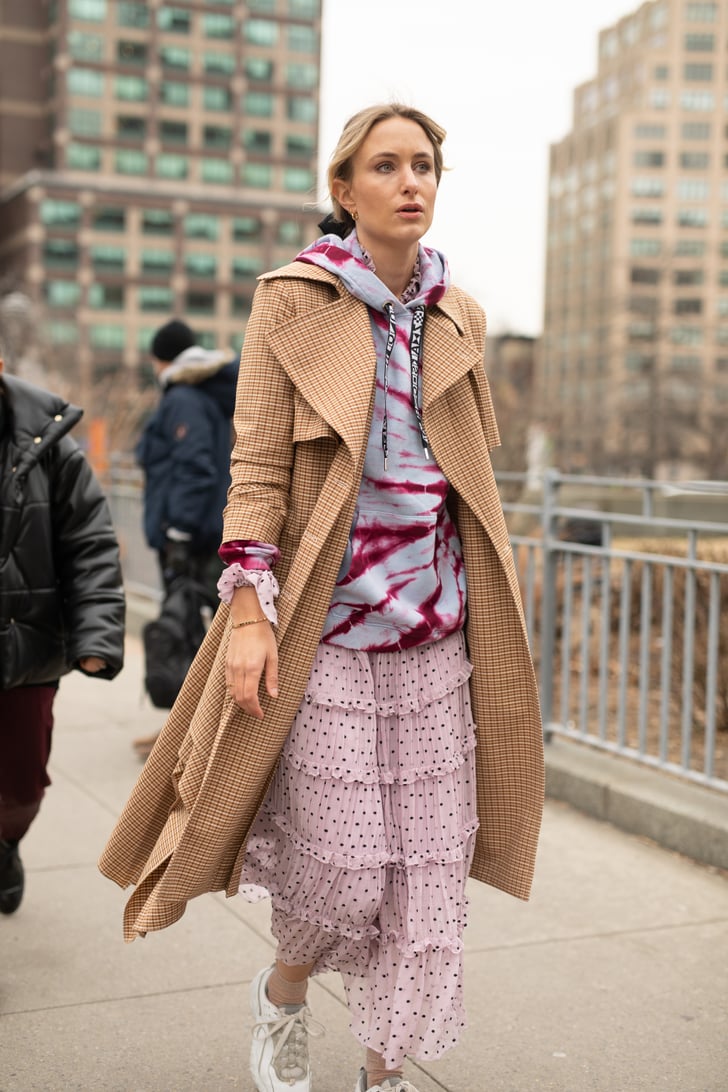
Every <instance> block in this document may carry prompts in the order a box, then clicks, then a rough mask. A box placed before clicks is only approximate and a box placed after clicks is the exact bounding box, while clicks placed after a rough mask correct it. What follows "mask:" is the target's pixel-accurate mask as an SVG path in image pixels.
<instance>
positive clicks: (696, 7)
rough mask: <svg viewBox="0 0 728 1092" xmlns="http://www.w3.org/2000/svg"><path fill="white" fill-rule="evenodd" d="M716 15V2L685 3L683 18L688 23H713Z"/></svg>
mask: <svg viewBox="0 0 728 1092" xmlns="http://www.w3.org/2000/svg"><path fill="white" fill-rule="evenodd" d="M717 17H718V5H717V4H716V3H714V2H713V3H688V4H686V5H685V18H686V19H687V21H688V22H689V23H714V22H715V21H716V19H717Z"/></svg>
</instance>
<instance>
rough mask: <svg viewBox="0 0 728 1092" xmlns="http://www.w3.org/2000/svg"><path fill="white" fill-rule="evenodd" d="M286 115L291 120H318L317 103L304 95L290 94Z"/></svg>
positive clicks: (309, 122)
mask: <svg viewBox="0 0 728 1092" xmlns="http://www.w3.org/2000/svg"><path fill="white" fill-rule="evenodd" d="M286 117H287V118H288V120H289V121H304V122H307V123H308V124H311V123H313V122H315V121H316V103H315V102H314V100H313V99H309V98H306V97H304V96H303V95H289V96H288V98H287V99H286Z"/></svg>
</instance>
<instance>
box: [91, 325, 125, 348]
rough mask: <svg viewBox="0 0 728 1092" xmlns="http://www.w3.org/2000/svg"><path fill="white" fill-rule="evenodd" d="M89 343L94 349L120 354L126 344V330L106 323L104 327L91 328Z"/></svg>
mask: <svg viewBox="0 0 728 1092" xmlns="http://www.w3.org/2000/svg"><path fill="white" fill-rule="evenodd" d="M89 341H90V342H91V346H92V348H94V349H112V350H114V351H115V352H120V351H121V350H122V349H123V348H124V346H125V344H126V329H125V328H124V327H123V326H112V325H110V324H109V323H108V322H105V323H104V325H103V326H90V327H89Z"/></svg>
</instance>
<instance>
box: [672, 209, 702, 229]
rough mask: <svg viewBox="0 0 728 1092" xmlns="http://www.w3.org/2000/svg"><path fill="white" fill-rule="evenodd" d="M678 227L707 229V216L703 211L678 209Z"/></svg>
mask: <svg viewBox="0 0 728 1092" xmlns="http://www.w3.org/2000/svg"><path fill="white" fill-rule="evenodd" d="M677 222H678V226H679V227H707V226H708V214H707V212H706V211H705V209H678V212H677Z"/></svg>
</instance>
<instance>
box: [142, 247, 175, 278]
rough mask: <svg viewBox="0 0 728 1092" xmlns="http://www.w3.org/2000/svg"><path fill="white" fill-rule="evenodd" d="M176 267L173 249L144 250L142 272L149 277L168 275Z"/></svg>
mask: <svg viewBox="0 0 728 1092" xmlns="http://www.w3.org/2000/svg"><path fill="white" fill-rule="evenodd" d="M173 269H174V254H173V253H172V251H171V250H143V251H142V273H144V274H145V275H146V276H148V277H166V276H169V274H170V273H171V272H172V270H173Z"/></svg>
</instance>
